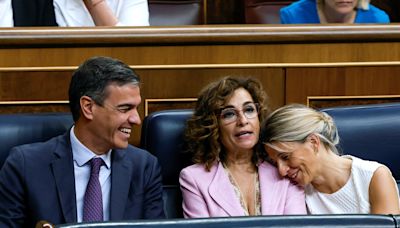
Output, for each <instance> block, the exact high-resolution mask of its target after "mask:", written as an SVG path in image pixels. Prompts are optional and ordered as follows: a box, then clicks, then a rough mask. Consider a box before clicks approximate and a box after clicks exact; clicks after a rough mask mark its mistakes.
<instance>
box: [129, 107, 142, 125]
mask: <svg viewBox="0 0 400 228" xmlns="http://www.w3.org/2000/svg"><path fill="white" fill-rule="evenodd" d="M128 121H129V123H131V124H136V125H140V124H141V123H142V120H141V119H140V115H139V112H138V110H137V109H134V110H132V111H131V113H130V114H129V118H128Z"/></svg>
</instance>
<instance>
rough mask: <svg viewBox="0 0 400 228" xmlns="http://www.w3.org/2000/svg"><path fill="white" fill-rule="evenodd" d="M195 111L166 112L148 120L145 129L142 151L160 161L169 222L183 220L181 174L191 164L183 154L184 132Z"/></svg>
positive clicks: (153, 115)
mask: <svg viewBox="0 0 400 228" xmlns="http://www.w3.org/2000/svg"><path fill="white" fill-rule="evenodd" d="M192 113H193V111H192V110H187V109H180V110H165V111H159V112H154V113H152V114H150V115H149V116H147V117H146V118H145V119H144V121H143V125H142V132H141V147H142V148H143V149H145V150H147V151H149V152H150V153H152V154H153V155H155V156H156V157H157V158H158V161H159V162H160V165H161V172H162V178H163V186H164V202H165V207H166V208H165V212H166V215H167V217H168V218H177V217H178V218H179V217H182V202H181V201H182V197H181V192H180V189H179V173H180V171H181V169H182V168H184V167H185V166H186V165H188V164H189V163H190V157H189V155H185V154H183V153H182V146H183V142H184V140H183V132H184V129H185V127H186V121H187V119H189V117H190V116H191V115H192Z"/></svg>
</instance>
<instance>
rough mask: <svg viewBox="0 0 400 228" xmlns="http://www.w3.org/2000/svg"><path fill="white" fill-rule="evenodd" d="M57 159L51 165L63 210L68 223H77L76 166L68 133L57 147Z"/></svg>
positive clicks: (62, 137)
mask: <svg viewBox="0 0 400 228" xmlns="http://www.w3.org/2000/svg"><path fill="white" fill-rule="evenodd" d="M55 155H56V156H57V158H56V159H55V160H54V161H53V162H52V163H51V168H52V170H53V174H54V179H55V182H56V186H57V193H58V196H59V199H60V204H61V210H62V212H63V215H64V218H65V221H66V223H72V222H76V196H75V180H74V165H73V159H72V150H71V144H70V141H69V131H68V133H66V134H64V135H63V136H61V137H60V138H59V140H58V145H57V146H56V151H55Z"/></svg>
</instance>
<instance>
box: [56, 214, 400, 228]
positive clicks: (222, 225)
mask: <svg viewBox="0 0 400 228" xmlns="http://www.w3.org/2000/svg"><path fill="white" fill-rule="evenodd" d="M83 227H96V228H100V227H104V228H106V227H108V228H117V227H118V228H128V227H160V228H172V227H173V228H186V227H190V228H214V227H216V228H232V227H243V228H261V227H274V228H278V227H279V228H284V227H285V228H286V227H300V228H303V227H304V228H305V227H308V228H317V227H318V228H319V227H331V228H339V227H340V228H342V227H347V228H356V227H357V228H363V227H365V228H367V227H379V228H385V227H387V228H395V227H396V223H395V220H394V218H393V216H391V215H298V216H296V215H285V216H257V217H227V218H202V219H167V220H135V221H127V222H105V223H98V224H71V225H61V226H59V228H83Z"/></svg>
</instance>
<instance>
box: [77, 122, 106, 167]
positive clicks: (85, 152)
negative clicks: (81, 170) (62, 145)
mask: <svg viewBox="0 0 400 228" xmlns="http://www.w3.org/2000/svg"><path fill="white" fill-rule="evenodd" d="M74 129H75V126H72V128H71V130H70V140H71V148H72V156H73V158H74V161H75V162H76V163H77V164H78V166H83V165H85V164H86V163H87V162H88V161H90V159H92V158H94V157H100V158H101V159H103V161H104V163H105V164H106V168H107V169H110V168H111V153H112V150H111V149H110V150H109V151H108V152H107V153H105V154H102V155H97V154H95V153H93V151H91V150H90V149H89V148H87V147H86V146H85V145H83V144H82V143H81V142H80V141H79V139H78V138H77V137H76V135H75V133H74Z"/></svg>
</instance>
